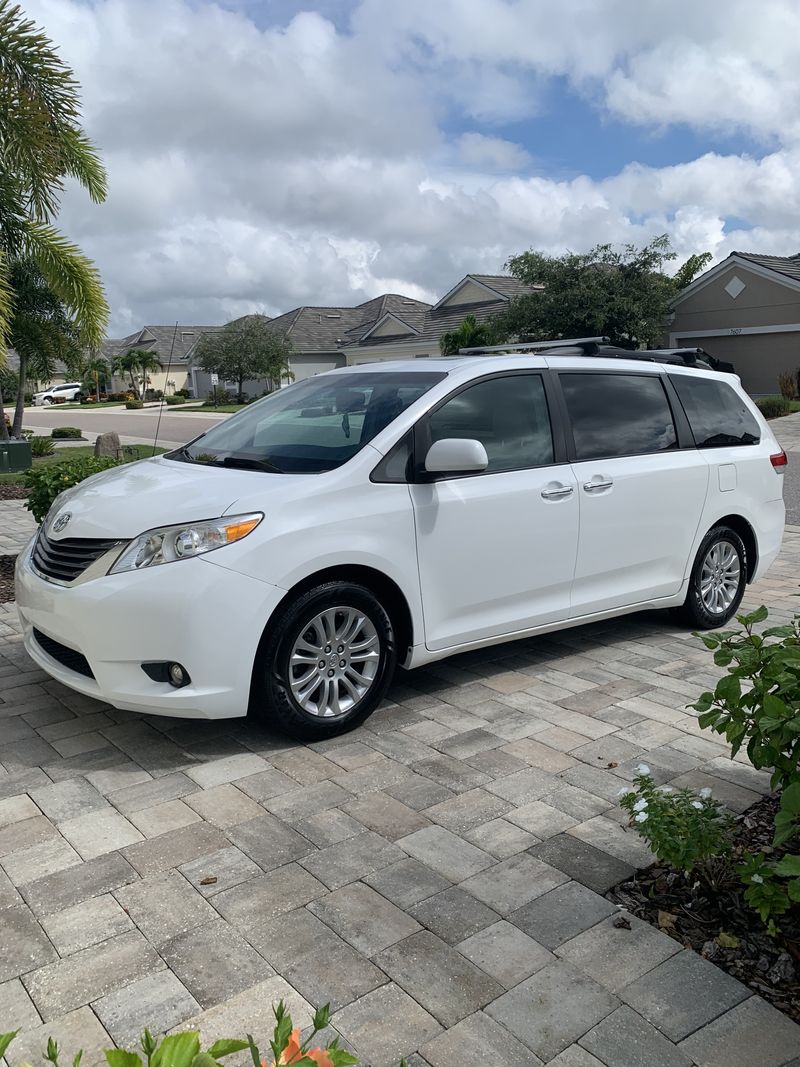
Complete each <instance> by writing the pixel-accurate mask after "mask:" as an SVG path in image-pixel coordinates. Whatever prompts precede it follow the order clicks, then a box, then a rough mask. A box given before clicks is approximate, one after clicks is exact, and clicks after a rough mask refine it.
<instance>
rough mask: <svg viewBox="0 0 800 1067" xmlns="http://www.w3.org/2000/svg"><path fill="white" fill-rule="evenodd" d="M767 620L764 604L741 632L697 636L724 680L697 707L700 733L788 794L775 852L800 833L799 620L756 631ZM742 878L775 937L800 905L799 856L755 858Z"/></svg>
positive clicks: (744, 618) (741, 619) (777, 829)
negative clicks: (766, 773)
mask: <svg viewBox="0 0 800 1067" xmlns="http://www.w3.org/2000/svg"><path fill="white" fill-rule="evenodd" d="M767 616H768V612H767V609H766V608H765V607H763V606H762V607H760V608H759V609H758V610H757V611H754V612H752V613H751V614H749V615H737V617H736V618H737V621H738V622H739V624H740V626H741V630H738V631H736V630H725V631H721V632H720V633H716V634H701V635H699V636H700V637H701V638H702V641H703V643H704V644H705V646H706V648H709V649H712V650H713V652H714V662H715V663H716V664H717V666H718V667H726V668H727V674H726V675H725V676H724V677H723V678H721V679H720V680H719V682H717V685H716V687H715V689H714V692H713V693H712V692H707V693H703V695H702V696H701V697H700V699H699V700H698V701H697V703H696V704H694V705H692V706H693V707H694V708H695V709H696V710H697V711H698V712H699V714H698V723H699V724H700V726H701V727H704V728H705V727H710V728H711V729H712V730H714V732H715V733H718V734H723V735H724V736H725V738H726V740H727V741H728V742H729V744H730V746H731V755H732V756H735V755H736V753H737V752H739V750H740V749H741V748H742V746H743V745H745V746H746V750H747V755H748V757H749V759H750V762H751V763H752V764H753V766H754V767H758V768H763V769H767V770H770V771H772V778H771V784H772V787H773V789H777V788H779V787H780V788H782V790H783V792H782V794H781V800H780V808H779V810H778V813H777V815H776V816H775V834H774V837H773V842H772V843H773V847H774V848H778V847H780V846H783V845H785V844H786V843H787V842H788V841H790V840H791V839H792V838H793V837H794V836H795V835H796V834H797V832H798V830H800V769H799V768H798V761H799V760H800V615H796V616H795V617H794V619H793V620H792V621H791V622H790V623H787V624H785V625H783V626H773V627H771V628H770V629H767V630H764V631H762V632H761V633H756V632H755V627H756V626H757V625H758V624H759V623H762V622H764V621H765V620H766V619H767ZM740 876H741V878H742V881H743V882H744V883H745V885H746V886H747V889H746V890H745V900H746V901H747V903H748V904H750V905H751V906H752V907H754V908H755V909H756V910H757V911H758V912H759V914H760V915H761V917H762V919H763V920H764V921H765V922H766V923H767V924H768V928H769V929H770V931H771V932H774V931H775V929H776V927H775V918H777V917H779V916H780V915H782V914H783V913H784V912H786V911H788V909H789V908H790V906H791V904H792V903H800V855H795V854H786V855H784V856H782V857H781V858H780V859H779V861H778V862H777V863H775V862H771V863H767V862H766V860H765V857H764V856H763V855H759V856H750V857H748V858H747V859H746V861H745V863H744V864H743V866H742V867H741V869H740Z"/></svg>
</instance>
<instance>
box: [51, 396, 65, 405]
mask: <svg viewBox="0 0 800 1067" xmlns="http://www.w3.org/2000/svg"><path fill="white" fill-rule="evenodd" d="M66 402H67V398H66V397H65V396H51V397H50V403H51V404H66Z"/></svg>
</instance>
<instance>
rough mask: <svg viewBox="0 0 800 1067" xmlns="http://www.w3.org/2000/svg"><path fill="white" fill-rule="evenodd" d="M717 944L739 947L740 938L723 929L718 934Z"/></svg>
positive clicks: (725, 946) (723, 946)
mask: <svg viewBox="0 0 800 1067" xmlns="http://www.w3.org/2000/svg"><path fill="white" fill-rule="evenodd" d="M717 944H718V945H720V946H721V947H722V948H738V947H739V938H738V937H737V936H736V935H735V934H726V933H725V932H724V931H722V932H721V933H719V934H717Z"/></svg>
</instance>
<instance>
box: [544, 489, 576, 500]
mask: <svg viewBox="0 0 800 1067" xmlns="http://www.w3.org/2000/svg"><path fill="white" fill-rule="evenodd" d="M542 496H543V497H544V499H545V500H560V499H561V497H565V496H572V486H571V485H558V486H553V488H552V489H543V490H542Z"/></svg>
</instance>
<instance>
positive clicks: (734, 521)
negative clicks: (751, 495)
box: [711, 515, 758, 583]
mask: <svg viewBox="0 0 800 1067" xmlns="http://www.w3.org/2000/svg"><path fill="white" fill-rule="evenodd" d="M714 526H730V528H731V529H732V530H734V531H735V532H736V533H737V534H738V535H739V536H740V537H741V539H742V541H743V542H744V547H745V550H746V553H747V581H748V583H750V582H752V580H753V575H754V574H755V573H756V567H757V566H758V541H757V540H756V534H755V530H754V529H753V527H752V526H751V525H750V523H749V522H748V521H747V519H745V518H744V516H742V515H723V516H722V518H720V519H717V521H716V522H715V523H714ZM713 528H714V527H713V526H712V527H711V529H713Z"/></svg>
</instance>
